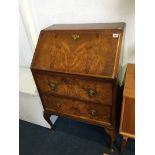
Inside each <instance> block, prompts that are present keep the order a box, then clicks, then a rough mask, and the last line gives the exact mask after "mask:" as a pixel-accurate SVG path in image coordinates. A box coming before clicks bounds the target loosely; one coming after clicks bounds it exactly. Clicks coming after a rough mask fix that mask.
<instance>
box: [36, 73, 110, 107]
mask: <svg viewBox="0 0 155 155" xmlns="http://www.w3.org/2000/svg"><path fill="white" fill-rule="evenodd" d="M36 80H37V82H38V85H39V88H40V92H41V93H48V94H57V95H62V96H68V97H72V98H75V99H80V100H85V101H92V102H96V103H101V104H107V105H112V83H110V82H109V83H108V82H101V81H94V80H82V79H78V78H69V77H64V76H60V75H59V76H54V75H52V76H50V75H46V74H37V75H36ZM51 85H54V89H53V88H52V86H51ZM91 90H93V91H94V94H93V95H92V96H89V92H90V91H91Z"/></svg>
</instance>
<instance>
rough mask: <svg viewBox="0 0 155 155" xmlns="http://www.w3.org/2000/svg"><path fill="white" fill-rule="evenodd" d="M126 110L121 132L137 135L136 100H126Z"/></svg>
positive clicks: (124, 110)
mask: <svg viewBox="0 0 155 155" xmlns="http://www.w3.org/2000/svg"><path fill="white" fill-rule="evenodd" d="M123 104H124V106H123V107H124V109H122V111H123V119H122V124H121V125H122V128H121V131H122V132H125V133H128V134H132V135H135V100H134V99H132V98H125V99H124V103H123Z"/></svg>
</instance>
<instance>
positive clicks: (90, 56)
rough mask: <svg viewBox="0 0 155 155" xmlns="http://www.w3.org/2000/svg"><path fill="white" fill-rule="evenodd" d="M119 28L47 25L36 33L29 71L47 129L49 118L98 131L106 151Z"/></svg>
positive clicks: (113, 102) (113, 105) (113, 104)
mask: <svg viewBox="0 0 155 155" xmlns="http://www.w3.org/2000/svg"><path fill="white" fill-rule="evenodd" d="M124 26H125V24H124V23H108V24H71V25H53V26H50V27H48V28H46V29H44V30H42V31H41V32H40V36H39V39H38V43H37V46H36V50H35V54H34V57H33V61H32V64H31V71H32V73H33V76H34V79H35V82H36V85H37V88H38V91H39V95H40V98H41V100H42V104H43V107H44V118H45V119H46V120H47V121H48V122H49V123H50V125H51V126H52V124H51V122H50V120H49V117H50V115H52V114H55V115H60V116H64V117H68V118H72V119H75V120H79V121H83V122H87V123H90V124H94V125H98V126H101V127H104V128H105V130H106V132H107V133H108V134H109V135H110V136H111V139H112V141H111V147H112V144H113V141H114V140H115V108H116V93H117V81H118V73H119V69H118V68H119V58H120V50H121V44H122V37H123V30H124Z"/></svg>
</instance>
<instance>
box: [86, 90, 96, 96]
mask: <svg viewBox="0 0 155 155" xmlns="http://www.w3.org/2000/svg"><path fill="white" fill-rule="evenodd" d="M95 93H96V91H95V90H93V89H90V90H88V95H89V96H90V97H92V96H93V95H94V94H95Z"/></svg>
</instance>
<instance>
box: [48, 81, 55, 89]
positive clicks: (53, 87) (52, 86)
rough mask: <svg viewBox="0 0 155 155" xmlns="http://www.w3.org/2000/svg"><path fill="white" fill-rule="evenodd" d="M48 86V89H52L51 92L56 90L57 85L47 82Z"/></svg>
mask: <svg viewBox="0 0 155 155" xmlns="http://www.w3.org/2000/svg"><path fill="white" fill-rule="evenodd" d="M48 85H49V86H50V88H51V89H52V90H56V88H57V84H56V83H53V82H50V81H49V82H48Z"/></svg>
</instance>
